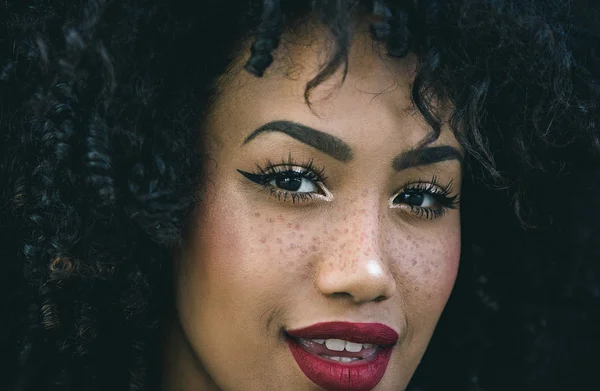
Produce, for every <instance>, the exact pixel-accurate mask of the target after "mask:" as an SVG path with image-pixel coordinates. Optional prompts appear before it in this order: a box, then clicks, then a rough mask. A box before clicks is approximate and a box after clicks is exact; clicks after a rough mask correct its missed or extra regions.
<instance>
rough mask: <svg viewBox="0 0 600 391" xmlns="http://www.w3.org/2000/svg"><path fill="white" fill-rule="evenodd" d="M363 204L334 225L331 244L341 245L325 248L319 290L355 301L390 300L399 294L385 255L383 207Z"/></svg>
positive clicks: (372, 201)
mask: <svg viewBox="0 0 600 391" xmlns="http://www.w3.org/2000/svg"><path fill="white" fill-rule="evenodd" d="M363 201H364V202H362V203H361V204H360V205H356V206H355V207H353V208H346V209H345V210H342V211H341V212H340V213H339V215H338V216H337V217H336V218H335V219H334V220H332V221H331V222H330V228H331V230H330V232H333V235H334V236H333V237H332V238H331V239H332V241H331V243H335V244H337V245H335V244H334V245H332V246H328V247H327V248H326V249H324V253H323V254H322V259H321V262H320V263H319V267H318V270H317V287H318V289H319V290H320V291H321V293H322V294H324V295H340V294H342V295H346V296H350V297H352V299H353V300H354V301H355V302H368V301H374V300H384V299H387V298H389V297H391V296H392V295H393V294H394V293H395V291H396V282H395V280H394V278H393V275H392V273H391V271H390V265H389V264H388V262H387V260H386V259H385V257H384V255H383V254H385V250H384V248H383V246H384V243H383V229H384V216H383V214H382V208H381V207H380V205H379V203H378V202H376V201H374V200H369V199H367V198H365V199H364V200H363ZM336 235H337V236H336Z"/></svg>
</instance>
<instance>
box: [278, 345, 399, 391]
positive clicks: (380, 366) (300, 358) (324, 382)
mask: <svg viewBox="0 0 600 391" xmlns="http://www.w3.org/2000/svg"><path fill="white" fill-rule="evenodd" d="M287 342H288V346H289V348H290V350H291V352H292V356H293V357H294V359H295V360H296V362H297V363H298V366H299V367H300V369H301V370H302V372H304V374H305V375H306V377H308V378H309V379H310V380H311V381H312V382H313V383H315V384H316V385H318V386H319V387H322V388H324V389H326V390H329V391H342V390H344V391H369V390H372V389H373V388H375V386H376V385H377V384H378V383H379V382H380V381H381V378H383V375H384V374H385V371H386V369H387V366H388V363H389V362H390V357H391V355H392V349H393V348H391V347H389V348H382V347H380V348H379V349H378V351H377V354H376V356H375V357H374V358H373V359H372V360H369V361H364V362H363V361H354V362H350V363H342V362H334V361H330V360H327V359H325V358H323V357H319V356H316V355H314V354H312V353H309V352H307V351H306V350H304V349H303V348H302V347H301V346H300V345H299V344H298V343H296V342H295V341H294V340H293V339H291V338H288V339H287Z"/></svg>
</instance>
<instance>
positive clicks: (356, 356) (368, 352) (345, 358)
mask: <svg viewBox="0 0 600 391" xmlns="http://www.w3.org/2000/svg"><path fill="white" fill-rule="evenodd" d="M290 338H292V339H293V340H294V342H296V343H297V344H298V345H300V347H302V348H303V349H304V350H306V351H307V352H308V353H311V354H313V355H315V356H319V357H322V358H324V359H327V360H332V361H335V362H342V363H346V364H347V363H352V362H357V361H372V360H373V359H374V358H375V356H376V355H377V351H378V350H379V349H380V346H379V345H376V344H370V343H366V344H362V343H356V342H350V341H345V340H343V339H336V338H330V339H304V338H293V337H290Z"/></svg>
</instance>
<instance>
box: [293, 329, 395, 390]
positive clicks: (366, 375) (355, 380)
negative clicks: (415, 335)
mask: <svg viewBox="0 0 600 391" xmlns="http://www.w3.org/2000/svg"><path fill="white" fill-rule="evenodd" d="M398 338H399V337H398V334H397V333H396V332H395V331H394V330H392V329H391V328H389V327H387V326H385V325H382V324H378V323H347V322H329V323H320V324H316V325H313V326H310V327H308V328H305V329H301V330H293V331H288V332H286V340H287V343H288V347H289V349H290V351H291V353H292V356H293V357H294V359H295V360H296V363H297V364H298V366H299V367H300V369H301V370H302V372H303V373H304V374H305V375H306V376H307V377H308V378H309V379H310V380H311V381H312V382H313V383H315V384H316V385H318V386H319V387H322V388H325V389H327V390H330V391H338V390H347V391H369V390H372V389H373V388H374V387H375V386H376V385H377V384H378V383H379V382H380V381H381V379H382V378H383V375H384V374H385V372H386V370H387V366H388V363H389V361H390V358H391V355H392V352H393V349H394V346H395V345H396V343H397V341H398Z"/></svg>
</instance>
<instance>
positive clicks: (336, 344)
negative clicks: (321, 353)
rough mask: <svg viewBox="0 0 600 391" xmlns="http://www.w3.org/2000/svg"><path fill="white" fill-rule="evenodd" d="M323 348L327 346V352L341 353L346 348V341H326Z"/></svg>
mask: <svg viewBox="0 0 600 391" xmlns="http://www.w3.org/2000/svg"><path fill="white" fill-rule="evenodd" d="M325 346H327V349H329V350H334V351H336V352H342V351H344V348H345V347H346V341H342V340H341V339H328V340H325Z"/></svg>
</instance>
